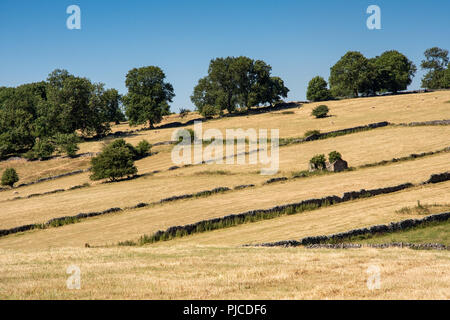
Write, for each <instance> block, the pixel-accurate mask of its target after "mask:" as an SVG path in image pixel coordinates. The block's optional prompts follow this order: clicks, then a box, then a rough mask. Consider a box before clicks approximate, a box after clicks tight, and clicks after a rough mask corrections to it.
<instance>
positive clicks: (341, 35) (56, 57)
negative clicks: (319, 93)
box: [0, 0, 450, 111]
mask: <svg viewBox="0 0 450 320" xmlns="http://www.w3.org/2000/svg"><path fill="white" fill-rule="evenodd" d="M72 4H76V5H78V6H80V8H81V21H82V22H81V23H82V28H81V30H68V29H67V28H66V20H67V18H68V16H69V15H68V14H66V8H67V7H68V6H69V5H72ZM372 4H374V5H378V6H379V7H380V8H381V15H382V16H381V23H382V30H368V29H367V27H366V20H367V18H368V17H369V15H368V14H366V9H367V7H368V6H369V5H372ZM449 12H450V1H444V0H429V1H415V0H409V1H407V0H395V1H392V0H389V1H380V0H371V1H363V0H345V1H343V0H340V1H337V0H335V1H328V0H321V1H300V0H296V1H294V0H278V1H273V0H226V1H218V0H189V1H188V0H186V1H181V0H164V1H163V0H159V1H153V0H108V1H107V0H81V1H75V0H71V1H65V0H41V1H37V0H28V1H24V0H0V86H16V85H19V84H22V83H27V82H34V81H40V80H43V79H45V78H46V77H47V74H48V73H49V72H51V71H52V70H54V69H56V68H64V69H67V70H69V71H70V72H71V73H73V74H75V75H78V76H83V77H87V78H89V79H91V80H92V81H95V82H103V83H105V84H106V86H107V87H108V88H117V89H118V90H119V91H120V92H121V93H126V88H125V75H126V73H127V72H128V70H130V69H132V68H134V67H140V66H147V65H157V66H159V67H161V68H162V69H163V70H164V72H165V73H166V76H167V80H168V81H169V82H171V83H172V84H173V86H174V88H175V94H176V97H175V99H174V102H173V103H172V110H173V111H177V110H178V109H179V108H180V107H183V108H190V109H193V108H194V107H193V105H192V103H191V101H190V98H189V97H190V95H191V93H192V89H193V87H194V86H195V84H196V83H197V81H198V79H199V78H201V77H203V76H204V75H206V72H207V69H208V64H209V61H210V60H211V59H212V58H215V57H223V56H239V55H245V56H249V57H251V58H254V59H262V60H264V61H266V62H267V63H269V64H270V65H271V66H272V67H273V74H274V75H277V76H280V77H281V78H283V79H284V80H285V84H286V86H287V87H288V88H289V89H290V90H291V92H290V94H289V97H288V99H287V100H304V99H305V93H306V86H307V83H308V81H309V80H310V79H311V78H312V77H314V76H316V75H321V76H323V77H325V78H326V79H328V76H329V70H330V67H331V66H332V65H333V64H334V63H335V62H336V61H337V60H339V58H340V57H341V56H342V55H344V54H345V52H347V51H348V50H356V51H360V52H362V53H363V54H364V55H366V56H367V57H373V56H376V55H379V54H381V53H382V52H383V51H386V50H391V49H396V50H399V51H401V52H402V53H404V54H405V55H407V56H408V58H409V59H411V60H412V61H413V62H414V63H415V64H416V65H417V66H419V64H420V61H421V59H422V58H423V52H424V51H425V50H426V49H427V48H429V47H433V46H439V47H442V48H446V49H450V36H449V34H450V19H449V17H448V14H449ZM422 75H423V72H422V71H421V70H419V72H418V73H417V75H416V77H415V79H414V82H413V84H412V85H411V86H410V89H417V88H419V87H420V78H421V77H422Z"/></svg>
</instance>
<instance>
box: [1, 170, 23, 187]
mask: <svg viewBox="0 0 450 320" xmlns="http://www.w3.org/2000/svg"><path fill="white" fill-rule="evenodd" d="M17 181H19V175H18V174H17V172H16V170H15V169H14V168H6V170H5V171H3V175H2V186H10V187H11V188H12V186H13V185H14V183H16V182H17Z"/></svg>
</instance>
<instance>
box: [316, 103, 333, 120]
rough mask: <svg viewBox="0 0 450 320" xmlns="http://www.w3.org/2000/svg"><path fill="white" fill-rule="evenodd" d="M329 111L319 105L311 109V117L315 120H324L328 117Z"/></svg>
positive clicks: (324, 106)
mask: <svg viewBox="0 0 450 320" xmlns="http://www.w3.org/2000/svg"><path fill="white" fill-rule="evenodd" d="M329 111H330V109H328V107H327V106H326V105H320V106H317V107H315V108H314V109H313V111H312V113H311V115H313V116H314V117H316V118H317V119H319V118H325V117H326V116H327V115H328V112H329Z"/></svg>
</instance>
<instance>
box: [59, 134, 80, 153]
mask: <svg viewBox="0 0 450 320" xmlns="http://www.w3.org/2000/svg"><path fill="white" fill-rule="evenodd" d="M53 141H54V143H55V145H56V151H57V152H58V153H59V154H61V153H65V154H67V155H68V156H69V157H71V158H73V157H75V155H76V153H77V151H78V150H80V148H79V147H78V142H80V139H79V138H78V136H77V135H76V134H74V133H72V134H63V133H58V134H56V135H55V136H54V137H53Z"/></svg>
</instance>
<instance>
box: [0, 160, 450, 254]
mask: <svg viewBox="0 0 450 320" xmlns="http://www.w3.org/2000/svg"><path fill="white" fill-rule="evenodd" d="M449 160H450V154H443V155H438V156H432V157H429V158H424V159H420V160H417V161H410V162H406V163H397V164H393V165H389V166H383V167H377V168H369V169H362V170H357V171H351V172H344V173H340V174H335V175H328V176H319V177H310V178H304V179H297V180H291V181H289V182H285V183H279V184H270V185H265V186H260V187H258V188H251V189H244V190H241V191H236V192H230V193H225V194H220V195H215V196H211V197H206V198H198V199H196V200H184V201H177V202H173V203H168V204H166V205H161V206H156V207H150V208H143V209H138V210H131V211H125V212H122V213H117V214H113V215H107V216H102V217H98V218H91V219H87V220H85V221H83V222H81V223H77V224H74V225H66V226H63V227H60V228H54V229H47V230H36V231H33V232H28V233H25V234H23V235H12V236H9V237H5V238H0V247H2V248H13V247H21V248H28V247H29V248H32V247H34V248H46V247H55V246H57V247H64V246H82V245H84V243H86V242H88V243H90V244H95V245H100V244H105V243H117V242H118V241H121V240H130V239H134V238H137V237H139V236H140V235H142V234H149V233H153V232H155V231H157V230H161V229H166V228H167V227H170V226H174V225H184V224H189V223H193V222H196V221H199V220H203V219H209V218H214V217H220V216H224V215H227V214H231V213H240V212H244V211H247V210H252V209H260V208H261V209H262V208H268V207H272V206H275V205H279V204H285V203H289V202H296V201H300V200H303V199H309V198H315V197H322V196H326V195H332V194H337V195H340V194H342V193H344V192H347V191H353V190H359V189H362V188H365V189H373V188H379V187H386V186H392V185H397V184H400V183H405V182H412V183H419V182H422V181H425V180H426V179H428V177H429V176H430V175H431V174H432V173H436V172H443V171H446V170H448V163H449ZM411 172H414V175H413V176H411ZM204 177H205V179H208V176H204ZM231 177H234V176H231ZM238 177H239V176H238ZM368 177H370V178H368ZM136 181H138V180H136ZM129 182H130V183H136V182H133V181H129ZM242 182H244V181H242ZM446 186H447V189H446V192H447V194H448V190H449V189H448V185H446ZM144 191H145V190H144ZM80 192H85V194H86V193H87V194H91V193H92V191H91V188H89V191H87V189H85V190H80ZM122 192H123V194H124V196H125V197H126V196H127V198H126V199H128V198H129V197H132V195H130V194H129V193H127V192H126V189H123V191H122ZM62 196H64V194H62ZM80 197H81V195H80ZM46 199H47V201H45V202H42V201H41V202H39V201H37V202H34V205H35V206H39V208H40V211H38V212H37V213H36V214H35V216H32V214H31V210H32V209H33V208H27V209H26V210H23V207H22V210H23V211H20V210H17V211H16V212H17V213H16V214H17V217H18V216H20V213H21V212H25V213H24V214H23V215H22V219H23V222H25V221H31V220H34V221H36V219H37V218H38V217H43V216H44V215H47V216H50V215H54V214H55V212H54V211H58V212H59V213H65V212H66V211H65V210H66V208H67V207H68V204H66V205H65V206H64V207H61V202H59V200H58V198H57V197H55V202H51V201H49V199H51V197H47V198H46ZM82 199H86V198H85V197H83V198H80V200H79V202H78V203H79V205H80V206H81V205H83V204H82V203H80V201H83V200H82ZM146 199H147V198H143V199H142V198H141V199H140V200H141V201H145V200H146ZM31 200H32V199H30V200H27V201H31ZM36 200H38V199H36ZM416 200H417V199H415V201H416ZM449 200H450V199H447V201H445V200H444V199H443V200H441V201H445V202H448V201H449ZM91 201H93V202H95V201H96V202H98V204H96V206H98V205H99V203H103V208H104V209H106V208H105V207H111V205H112V204H116V205H119V206H120V205H123V204H124V203H111V202H109V203H108V204H106V203H105V201H104V200H103V199H101V198H98V197H96V198H95V197H94V198H92V200H91ZM127 201H128V200H127ZM50 205H52V206H53V207H50ZM74 205H76V202H74ZM48 208H51V209H48ZM7 209H8V208H7ZM78 211H80V210H77V212H78ZM83 211H85V210H83ZM67 213H68V212H67ZM75 213H76V212H75ZM72 214H73V212H72ZM63 215H65V214H63ZM30 217H33V218H32V219H31V218H30ZM0 218H1V221H4V222H3V223H5V224H6V223H9V224H10V225H12V223H13V222H12V220H11V214H7V213H5V212H0ZM43 220H45V219H43ZM317 223H318V224H321V222H320V221H317Z"/></svg>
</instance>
